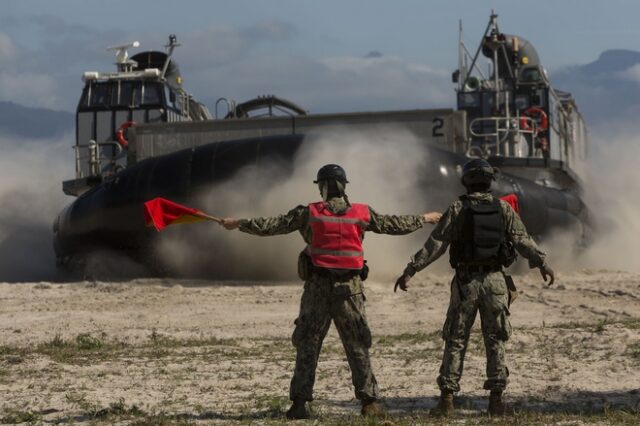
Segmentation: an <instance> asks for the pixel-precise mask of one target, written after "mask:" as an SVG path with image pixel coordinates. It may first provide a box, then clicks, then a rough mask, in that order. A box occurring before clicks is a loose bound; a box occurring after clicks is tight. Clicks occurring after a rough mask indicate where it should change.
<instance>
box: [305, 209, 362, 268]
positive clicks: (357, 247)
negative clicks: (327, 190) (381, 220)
mask: <svg viewBox="0 0 640 426" xmlns="http://www.w3.org/2000/svg"><path fill="white" fill-rule="evenodd" d="M369 220H370V217H369V206H367V205H366V204H352V205H351V207H349V209H348V210H347V211H346V212H344V213H342V214H334V213H332V212H331V210H329V209H328V208H327V205H326V204H325V203H324V202H318V203H312V204H309V226H310V227H311V234H312V237H311V244H309V245H308V246H307V254H308V255H309V257H310V258H311V262H312V263H313V264H314V265H315V266H317V267H319V268H330V269H356V270H357V269H362V268H363V266H364V253H363V251H362V238H363V236H364V230H365V228H366V227H367V225H368V224H369Z"/></svg>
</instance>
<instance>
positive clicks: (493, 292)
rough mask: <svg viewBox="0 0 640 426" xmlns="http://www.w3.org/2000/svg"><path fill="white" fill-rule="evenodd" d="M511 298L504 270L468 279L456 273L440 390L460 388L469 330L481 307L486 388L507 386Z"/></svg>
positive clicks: (439, 378) (441, 370)
mask: <svg viewBox="0 0 640 426" xmlns="http://www.w3.org/2000/svg"><path fill="white" fill-rule="evenodd" d="M466 281H468V280H466ZM508 298H509V295H508V291H507V285H506V283H505V280H504V276H503V275H502V273H501V272H491V273H485V274H475V275H472V276H471V277H470V281H468V282H463V280H460V279H458V277H457V276H456V277H454V279H453V282H452V283H451V302H450V304H449V310H448V312H447V319H446V321H445V323H444V327H443V330H442V338H443V339H444V341H445V349H444V356H443V358H442V366H441V367H440V376H438V386H439V387H440V389H441V390H451V391H453V392H458V391H459V390H460V377H461V376H462V369H463V366H464V355H465V352H466V350H467V344H468V342H469V333H470V331H471V326H472V325H473V322H474V320H475V317H476V313H477V312H478V311H480V320H481V322H482V335H483V337H484V345H485V349H486V355H487V380H486V381H485V383H484V388H485V389H488V390H503V389H504V388H505V387H506V386H507V378H508V376H509V370H508V369H507V367H506V365H505V360H504V342H506V341H507V340H509V337H510V336H511V324H510V323H509V308H508Z"/></svg>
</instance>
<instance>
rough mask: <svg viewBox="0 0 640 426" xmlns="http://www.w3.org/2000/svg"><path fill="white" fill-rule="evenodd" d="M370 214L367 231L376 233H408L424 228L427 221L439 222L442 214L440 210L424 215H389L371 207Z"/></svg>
mask: <svg viewBox="0 0 640 426" xmlns="http://www.w3.org/2000/svg"><path fill="white" fill-rule="evenodd" d="M369 216H370V221H369V226H368V228H367V231H371V232H375V233H376V234H387V235H406V234H410V233H412V232H414V231H416V230H418V229H420V228H422V226H423V224H425V223H437V222H438V220H439V219H440V216H442V215H441V214H440V213H438V212H430V213H425V214H423V215H413V214H408V215H387V214H379V213H377V212H376V211H375V210H373V209H372V208H371V207H369Z"/></svg>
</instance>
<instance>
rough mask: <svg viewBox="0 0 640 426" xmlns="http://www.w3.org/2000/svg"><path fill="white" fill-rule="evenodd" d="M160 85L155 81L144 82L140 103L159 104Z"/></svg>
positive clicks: (160, 95) (160, 99) (160, 100)
mask: <svg viewBox="0 0 640 426" xmlns="http://www.w3.org/2000/svg"><path fill="white" fill-rule="evenodd" d="M161 104H162V86H161V85H159V84H155V83H145V84H144V92H143V95H142V105H161Z"/></svg>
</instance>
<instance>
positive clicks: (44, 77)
mask: <svg viewBox="0 0 640 426" xmlns="http://www.w3.org/2000/svg"><path fill="white" fill-rule="evenodd" d="M3 23H5V24H6V25H8V27H7V28H9V30H12V31H16V34H18V33H19V32H18V29H19V27H20V28H22V29H21V31H25V28H28V29H29V31H30V32H31V33H36V34H40V37H41V42H40V43H41V44H40V45H39V46H30V47H27V46H20V45H19V44H16V43H15V42H12V39H11V38H10V37H9V36H6V37H4V38H2V37H0V58H1V57H2V54H3V52H6V54H9V53H10V52H13V54H14V56H15V61H14V64H16V66H9V67H4V69H3V71H2V72H1V73H0V90H1V92H0V99H1V100H7V101H14V102H16V103H19V104H23V105H27V106H39V107H49V108H54V109H64V110H73V109H74V108H75V104H76V102H77V99H78V97H79V96H80V91H81V88H82V83H81V82H80V76H81V74H82V72H84V71H87V70H97V71H110V70H112V68H113V66H112V62H113V59H112V57H111V54H110V53H107V52H105V50H104V49H105V48H106V47H107V46H109V45H113V44H117V43H120V42H125V41H132V40H140V41H141V44H142V49H143V50H163V46H164V44H165V41H166V36H167V34H159V33H158V32H147V33H145V34H139V33H138V34H133V33H132V32H131V33H125V32H115V31H100V30H99V29H96V28H89V27H87V26H83V25H78V24H71V23H69V22H67V21H65V20H64V19H60V18H57V17H52V16H48V15H42V16H35V17H29V18H23V19H19V20H16V21H15V22H8V21H7V19H5V20H3ZM299 31H300V29H298V28H297V27H296V26H295V25H294V24H291V23H288V22H282V21H278V20H267V21H259V22H256V23H254V24H253V25H250V26H246V27H230V26H223V25H216V26H209V27H207V28H200V29H195V30H193V31H191V32H188V33H184V34H178V41H179V42H180V43H181V46H180V47H179V48H178V49H177V50H176V51H175V53H174V59H175V60H176V61H177V62H178V63H179V64H180V67H181V69H182V74H183V77H184V80H185V88H186V89H187V90H188V91H189V92H191V93H193V94H194V95H195V97H196V98H197V99H200V100H202V101H204V102H205V103H206V104H207V105H208V106H209V107H210V108H211V109H213V107H214V105H215V102H216V100H217V99H218V98H220V97H227V98H230V99H235V100H237V101H239V102H242V101H245V100H248V99H251V98H254V97H255V96H257V95H261V94H276V95H279V96H282V97H285V98H288V99H290V100H292V101H294V102H296V103H298V104H300V105H301V106H303V107H304V108H305V109H308V110H310V111H312V112H336V111H354V110H382V109H398V108H427V107H443V106H448V105H452V104H453V102H454V92H453V89H452V88H451V84H450V83H449V81H448V73H445V72H442V71H440V70H437V69H432V68H430V67H428V66H427V65H425V64H419V63H412V62H408V61H403V60H401V59H398V58H393V57H379V56H378V55H368V57H365V58H363V57H357V56H355V55H354V56H342V57H330V58H327V57H312V56H310V54H307V53H304V54H297V53H292V52H291V51H290V50H287V49H286V47H287V43H289V42H290V41H292V40H293V39H294V38H295V36H296V35H297V34H298V33H299ZM3 46H4V47H3ZM274 46H275V47H277V48H278V51H279V52H281V53H277V54H274V53H273V48H274ZM280 47H282V48H280ZM135 52H136V51H134V50H132V52H130V53H131V54H133V53H135ZM18 64H19V67H18ZM25 69H27V70H31V71H30V73H29V74H26V75H25V74H24V70H25ZM38 70H42V71H38Z"/></svg>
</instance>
